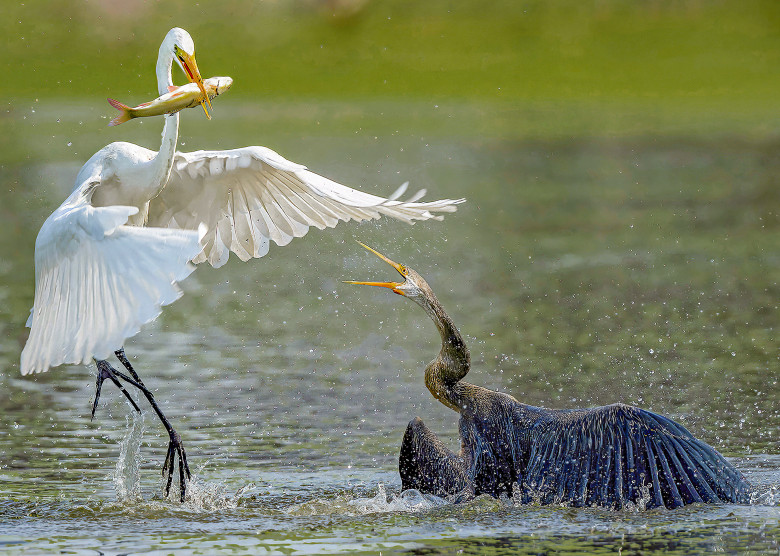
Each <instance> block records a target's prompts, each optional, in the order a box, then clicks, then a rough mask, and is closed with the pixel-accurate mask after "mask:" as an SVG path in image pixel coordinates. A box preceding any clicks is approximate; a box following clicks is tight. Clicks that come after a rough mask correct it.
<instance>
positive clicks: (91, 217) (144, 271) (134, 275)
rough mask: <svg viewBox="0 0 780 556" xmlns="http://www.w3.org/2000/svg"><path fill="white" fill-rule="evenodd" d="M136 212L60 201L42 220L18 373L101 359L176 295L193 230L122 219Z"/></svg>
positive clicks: (193, 246)
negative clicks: (146, 225)
mask: <svg viewBox="0 0 780 556" xmlns="http://www.w3.org/2000/svg"><path fill="white" fill-rule="evenodd" d="M136 212H138V209H136V208H134V207H123V206H113V207H104V208H94V207H92V206H89V205H88V204H86V203H75V204H72V205H68V204H67V203H66V204H65V205H63V207H60V208H59V209H58V210H57V211H55V212H54V214H52V215H51V216H50V217H49V219H48V220H47V221H46V222H45V223H44V225H43V227H42V228H41V231H40V233H39V234H38V239H37V241H36V245H35V301H34V305H33V309H32V311H31V315H30V320H29V321H28V325H29V326H30V328H31V330H30V336H29V339H28V340H27V344H26V345H25V347H24V350H23V351H22V357H21V366H20V367H21V371H22V374H28V373H32V372H42V371H45V370H47V369H48V368H49V367H53V366H56V365H60V364H62V363H88V362H89V361H90V360H91V359H92V358H93V357H95V358H98V359H105V358H106V357H108V356H109V355H110V354H111V353H112V352H113V351H115V350H117V349H119V348H121V347H122V345H123V343H124V341H125V340H126V339H127V338H129V337H131V336H133V335H135V334H136V333H137V332H138V330H139V329H140V327H141V326H142V325H143V324H145V323H147V322H149V321H151V320H154V319H155V318H156V317H157V315H159V314H160V310H161V309H160V307H161V306H163V305H167V304H169V303H172V302H173V301H175V300H176V299H178V298H179V297H180V295H181V291H180V290H179V288H178V287H177V285H176V282H177V281H179V280H182V279H184V278H185V277H186V276H188V275H189V274H190V273H191V272H192V270H193V269H194V267H193V266H192V265H191V264H189V261H190V260H191V259H193V258H194V257H196V256H197V255H198V254H199V253H200V251H201V247H200V245H199V242H198V232H195V231H187V230H170V229H161V228H138V227H131V226H125V225H123V224H124V223H125V222H126V221H127V219H128V218H129V217H130V216H131V215H133V214H135V213H136Z"/></svg>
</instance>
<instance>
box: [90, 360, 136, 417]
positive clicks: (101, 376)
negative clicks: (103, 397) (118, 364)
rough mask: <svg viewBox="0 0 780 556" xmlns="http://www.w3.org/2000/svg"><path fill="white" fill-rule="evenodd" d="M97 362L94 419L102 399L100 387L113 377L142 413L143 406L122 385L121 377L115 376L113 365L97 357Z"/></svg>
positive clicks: (93, 405) (118, 386)
mask: <svg viewBox="0 0 780 556" xmlns="http://www.w3.org/2000/svg"><path fill="white" fill-rule="evenodd" d="M95 363H96V364H97V369H98V372H97V383H96V384H95V401H94V402H93V404H92V419H94V418H95V410H96V409H97V406H98V400H100V389H101V388H102V387H103V381H104V380H106V379H107V378H108V379H111V382H113V383H114V384H116V387H117V388H119V390H120V391H121V392H122V393H123V394H124V395H125V397H126V398H127V399H128V400H130V404H131V405H132V406H133V408H134V409H135V410H136V411H137V412H138V413H141V408H140V407H138V404H137V403H135V400H134V399H133V398H132V396H130V392H128V391H127V390H125V387H124V386H122V383H121V382H119V379H118V378H117V377H116V376H115V370H114V368H113V367H111V365H110V364H109V363H108V361H103V360H102V359H96V360H95Z"/></svg>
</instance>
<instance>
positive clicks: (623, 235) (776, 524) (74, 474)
mask: <svg viewBox="0 0 780 556" xmlns="http://www.w3.org/2000/svg"><path fill="white" fill-rule="evenodd" d="M284 108H285V107H284V106H281V107H280V110H276V111H275V110H270V109H269V110H268V111H267V112H263V113H260V114H258V113H257V112H253V111H252V109H251V108H244V109H233V110H232V111H231V109H229V108H225V109H224V110H222V109H221V112H220V118H219V119H218V118H215V119H214V120H213V121H212V122H209V123H207V124H206V123H204V122H201V121H200V119H199V118H198V117H196V116H194V114H195V113H194V112H193V111H191V112H192V113H191V114H186V115H185V116H184V120H183V124H182V129H183V135H182V138H181V139H182V142H184V143H185V145H184V147H183V148H184V149H188V150H190V149H191V150H195V149H198V148H206V147H208V148H229V147H234V146H242V145H247V144H264V145H266V146H270V147H272V148H275V149H277V150H278V151H279V152H280V153H282V154H283V155H285V156H287V157H289V158H290V159H292V160H295V161H297V162H302V163H305V164H307V165H308V166H309V167H310V168H311V169H313V170H314V171H318V172H321V173H323V174H325V175H328V176H330V177H332V178H334V179H337V180H340V181H342V182H345V183H349V184H352V185H358V184H360V185H361V186H362V187H364V188H366V189H368V190H370V191H373V192H378V193H384V194H389V193H390V192H392V191H393V190H394V189H395V187H396V186H397V185H398V184H400V183H401V182H403V181H405V180H410V181H411V182H412V187H413V188H414V187H415V186H416V187H426V188H428V190H429V198H435V197H439V196H447V197H460V196H464V197H466V198H467V199H468V203H467V204H465V205H462V206H461V208H460V210H459V211H458V212H457V213H456V214H453V215H449V216H447V218H446V219H445V221H444V222H433V223H419V224H417V225H415V226H413V227H408V226H405V225H402V224H400V223H396V222H390V221H387V220H382V221H379V222H370V223H363V224H359V225H358V224H354V223H348V224H341V225H339V226H338V227H337V228H336V229H334V230H326V231H322V232H320V231H318V230H313V231H311V232H310V233H309V234H308V235H307V236H306V237H305V238H302V239H298V240H295V241H294V242H293V243H292V244H291V245H289V246H287V247H285V248H277V247H272V249H271V253H270V255H269V256H268V257H266V258H264V259H262V260H259V261H253V262H249V263H241V262H240V261H238V260H231V261H230V262H229V263H228V264H227V265H226V266H225V267H223V268H221V269H218V270H213V269H211V268H207V267H201V268H199V269H198V271H197V272H196V273H194V274H193V275H192V276H191V277H190V278H189V279H187V280H186V281H185V282H184V283H183V288H184V290H185V296H184V297H183V298H182V299H181V300H180V301H178V302H176V303H175V304H174V305H172V306H170V307H168V308H166V310H165V311H164V313H163V316H162V318H160V319H158V320H157V321H156V322H155V323H153V324H152V325H150V326H148V327H146V328H145V329H144V330H143V331H142V332H141V334H139V335H138V336H137V337H135V338H134V339H132V340H131V341H130V342H128V344H127V346H126V349H127V353H128V355H129V357H130V358H131V360H132V362H133V363H134V365H135V366H136V368H137V370H138V371H139V373H140V374H141V376H142V377H143V378H144V380H145V382H146V383H147V385H148V386H149V387H150V388H151V389H152V390H153V391H154V392H155V395H156V396H157V398H158V400H159V401H160V404H161V406H162V409H163V411H165V413H166V414H167V415H168V417H169V418H170V419H171V420H172V422H173V424H174V426H175V427H176V428H177V429H178V430H179V432H180V433H181V434H182V437H183V438H184V442H185V446H186V449H187V452H188V455H189V459H190V465H191V467H192V470H193V472H194V474H195V480H194V482H193V486H192V489H191V496H190V498H189V499H188V501H187V502H186V503H185V504H183V505H181V504H179V503H178V502H177V501H176V495H175V493H174V495H172V497H171V499H170V500H166V499H164V498H163V496H162V494H161V478H160V469H161V466H162V462H163V459H164V456H165V447H166V445H167V437H166V436H165V435H164V434H163V431H162V428H161V427H160V425H159V423H158V422H157V420H156V418H155V416H154V414H153V413H151V412H148V413H146V414H145V415H144V416H143V417H140V418H139V417H136V416H133V415H132V411H131V408H130V406H129V404H127V402H126V401H125V400H124V397H123V396H122V395H121V394H120V393H119V392H117V391H116V389H115V388H113V386H111V385H109V384H106V385H105V388H104V393H103V396H102V398H101V405H100V407H99V408H98V412H97V415H96V418H95V420H94V421H90V418H89V411H90V406H91V402H92V396H93V391H94V374H93V370H92V369H87V368H84V367H79V366H64V367H60V368H57V369H54V370H52V371H50V372H49V373H46V374H43V375H39V376H34V377H25V378H22V377H21V376H19V373H18V358H19V353H20V351H21V348H22V346H23V344H24V341H25V339H26V332H25V329H24V326H23V325H24V322H25V320H26V317H27V312H28V310H29V307H30V305H31V303H32V295H33V285H32V284H33V271H32V264H33V262H32V260H33V245H34V239H35V235H36V233H37V231H38V228H39V227H40V224H41V223H42V222H43V220H44V219H45V217H46V216H47V215H48V214H49V213H50V212H51V211H52V210H53V209H54V208H55V207H56V206H57V205H58V204H59V203H60V202H61V200H62V199H63V198H64V197H65V195H66V194H67V192H68V191H69V190H70V187H71V186H72V181H73V178H74V176H75V173H76V171H77V170H78V167H79V166H80V164H82V163H83V162H84V161H85V160H86V159H87V158H88V157H89V156H90V155H91V154H92V152H94V151H95V150H96V149H97V148H99V147H100V146H101V145H103V144H105V143H107V142H109V141H110V140H112V139H115V138H116V136H114V135H112V134H111V133H109V132H106V131H105V130H104V129H103V124H104V123H105V122H103V120H101V119H100V118H99V117H98V116H97V114H99V113H102V112H100V111H96V110H95V109H91V108H84V106H76V107H75V108H74V107H69V108H68V110H66V111H63V109H62V108H61V107H60V105H58V104H45V103H41V105H39V106H38V108H37V109H36V112H35V113H34V114H33V113H26V114H24V118H23V117H22V116H21V114H20V113H16V114H12V115H11V116H10V118H11V124H12V125H7V124H8V122H5V123H4V124H3V125H5V126H6V127H5V128H3V129H4V130H5V131H6V132H7V133H6V137H7V136H8V134H9V133H10V134H12V139H13V143H14V144H15V145H16V147H17V149H18V150H19V151H20V152H24V153H26V154H25V155H23V156H22V155H20V156H16V157H13V158H10V155H8V154H7V152H6V154H5V155H3V156H4V157H5V158H3V160H2V167H1V168H0V182H2V188H1V189H0V198H2V203H0V216H2V221H3V222H4V223H5V233H4V234H2V238H1V239H0V280H2V282H0V283H2V288H0V317H1V318H0V369H2V372H1V373H0V392H2V394H0V551H4V552H7V553H29V554H35V553H51V552H57V551H62V552H65V553H76V554H95V553H98V552H99V553H104V554H119V553H123V554H124V553H138V552H155V551H156V552H158V553H169V552H174V551H178V552H181V553H184V554H189V553H194V554H197V553H203V554H207V553H214V552H223V553H246V552H253V553H264V552H268V553H288V554H289V553H342V552H349V551H352V552H364V553H378V552H382V553H420V554H423V553H432V552H443V553H456V552H462V553H466V554H469V553H477V552H478V553H495V554H501V553H508V552H512V553H535V554H537V553H542V552H560V553H570V552H584V551H588V552H607V551H608V552H615V551H618V550H620V551H623V552H625V553H637V552H651V551H659V552H665V553H668V552H673V553H700V552H703V551H712V550H721V551H725V552H740V551H752V552H754V553H767V552H768V553H777V552H778V550H779V549H780V506H778V500H780V494H778V489H780V451H778V444H777V443H778V438H780V410H779V409H778V404H777V400H778V393H779V392H780V388H779V387H778V382H777V379H778V375H777V372H778V344H777V340H776V335H777V325H778V319H777V314H778V313H777V300H778V298H780V295H779V294H780V288H778V276H779V275H780V273H779V272H778V266H779V263H780V259H778V250H777V237H778V236H777V232H778V212H777V208H778V206H780V204H779V203H778V201H780V198H779V197H780V194H778V189H777V187H776V181H775V180H776V177H775V176H777V175H778V174H780V162H778V160H777V157H776V151H777V146H778V145H777V143H776V141H775V140H774V139H772V138H771V137H770V138H761V137H758V138H752V139H751V138H746V137H744V136H740V137H731V136H718V137H706V138H701V137H698V138H697V137H644V136H642V137H622V138H610V137H606V138H603V137H601V138H598V137H596V138H591V137H585V136H584V137H581V138H578V139H571V138H555V137H546V138H533V137H521V136H512V135H510V134H506V133H504V132H501V133H495V134H490V133H484V129H482V128H477V127H470V125H467V124H470V123H473V122H474V121H475V118H477V116H479V115H481V116H482V117H484V119H486V120H500V119H502V118H507V117H511V112H509V113H507V112H502V110H503V109H502V108H500V107H498V108H496V107H494V108H492V109H490V108H479V109H476V108H473V107H441V108H438V109H437V112H436V113H435V114H433V111H432V109H431V112H428V111H427V110H428V109H427V108H426V107H424V106H421V105H419V104H412V105H405V104H403V103H398V104H388V105H387V106H381V107H379V108H377V105H376V104H365V105H361V104H359V103H358V104H356V105H354V106H350V107H349V110H346V109H345V110H334V109H333V107H332V106H325V107H323V106H319V105H312V106H311V107H309V108H308V109H307V110H306V114H309V115H311V116H312V119H313V120H316V121H317V122H318V124H319V125H317V126H316V127H315V130H314V131H312V132H309V131H308V130H306V129H305V127H307V126H304V125H303V123H301V116H300V106H299V105H292V107H287V110H285V109H284ZM491 110H492V111H491ZM440 113H441V114H442V115H439V114H440ZM246 114H250V115H251V119H252V123H253V125H250V124H249V123H248V119H250V118H248V117H247V116H246ZM271 114H276V115H275V116H271ZM280 114H281V115H280ZM345 114H346V115H345ZM201 116H202V115H201ZM362 116H366V117H367V118H368V121H369V122H370V123H368V124H367V123H365V122H366V120H364V119H363V118H362ZM57 118H59V119H60V120H61V121H60V122H58V123H56V124H54V123H53V122H54V121H55V120H56V119H57ZM372 118H373V119H372ZM452 120H455V121H457V122H460V123H461V124H462V125H457V126H454V124H453V123H452ZM80 122H81V123H80ZM206 126H209V127H206ZM123 127H124V126H123ZM6 128H7V129H6ZM455 128H457V130H458V131H457V133H452V130H453V129H455ZM502 129H503V128H502ZM398 130H405V131H403V132H399V131H398ZM112 133H116V131H114V132H112ZM124 133H126V135H122V138H123V139H127V140H132V141H136V142H139V143H141V144H145V145H148V146H152V145H155V143H156V142H157V141H158V137H159V126H158V125H156V124H155V123H154V122H151V121H146V122H143V123H142V124H140V125H138V126H135V127H133V128H129V129H127V130H126V132H124ZM215 138H219V139H215ZM354 240H360V241H363V242H365V243H367V244H369V245H371V246H373V247H375V248H376V249H378V250H380V251H382V252H384V253H385V254H387V255H388V256H390V257H391V258H393V259H394V260H396V261H399V262H402V263H404V264H407V265H409V266H411V267H413V268H415V269H416V270H418V271H419V272H421V273H422V274H423V275H424V276H425V277H426V278H427V279H428V281H429V283H430V284H431V285H432V287H433V288H434V290H435V291H436V292H437V294H438V297H439V299H440V300H441V301H442V303H443V304H444V306H445V307H446V308H447V310H448V311H449V313H450V314H451V315H452V316H453V318H454V320H455V322H456V323H458V324H459V326H460V327H461V331H462V332H463V333H464V336H465V338H466V340H467V342H468V344H469V347H470V348H471V351H472V359H473V369H472V372H471V373H470V374H469V380H470V381H471V382H473V383H476V384H480V385H483V386H486V387H489V388H493V389H496V390H501V391H505V392H508V393H511V394H513V395H515V396H516V397H517V398H518V399H520V400H521V401H524V402H527V403H530V404H533V405H541V406H548V407H580V406H592V405H602V404H607V403H612V402H616V401H622V402H625V403H630V404H635V405H639V406H642V407H645V408H647V409H651V410H653V411H656V412H660V413H663V414H666V415H669V416H670V417H672V418H674V419H675V420H678V421H680V422H682V423H683V424H684V425H685V426H686V427H688V428H689V429H690V430H691V431H692V432H693V433H694V434H695V435H697V436H699V437H701V438H703V439H704V440H706V441H707V442H708V443H710V444H712V445H713V446H715V447H716V448H717V449H718V450H720V451H721V452H722V453H724V454H725V455H727V456H728V457H729V458H730V459H731V461H732V462H733V463H734V464H735V465H736V466H737V467H739V468H740V469H741V470H742V471H743V473H745V474H746V475H747V476H748V478H749V480H750V481H751V482H753V483H754V484H755V485H757V487H758V488H757V492H758V494H757V498H756V503H755V504H753V505H750V506H736V505H719V506H702V505H694V506H689V507H686V508H683V509H680V510H675V511H666V510H653V511H646V512H630V511H623V512H612V511H604V510H598V509H571V508H560V507H535V506H520V507H518V506H515V505H513V504H512V502H511V501H510V500H493V499H489V498H478V499H476V500H474V501H472V502H470V503H468V504H464V505H452V504H448V503H446V502H445V501H443V500H440V499H436V498H435V497H426V496H423V495H420V494H419V493H415V492H405V493H402V492H401V489H400V479H399V477H398V473H397V470H396V466H397V452H398V448H399V446H400V441H401V437H402V435H403V431H404V428H405V426H406V424H407V423H408V421H409V420H410V419H411V418H413V417H414V416H416V415H419V416H421V417H422V418H423V419H424V420H425V421H426V423H427V424H428V425H429V426H430V427H431V428H432V429H433V430H435V431H436V432H437V434H439V435H440V436H442V437H443V438H444V439H445V440H446V441H447V443H448V444H449V445H450V446H451V447H452V448H456V447H457V445H458V440H457V431H456V415H455V414H453V413H452V412H451V411H449V410H448V409H446V408H445V407H443V406H441V405H440V404H438V402H436V401H435V400H433V399H432V397H431V396H430V394H429V393H428V392H427V391H426V390H425V387H424V385H423V382H422V369H423V368H424V366H425V364H426V363H427V362H428V361H429V360H430V359H431V358H432V357H433V355H434V354H435V353H436V351H437V349H438V343H437V342H438V336H437V334H436V331H435V328H434V327H433V325H432V324H431V323H430V321H429V320H427V317H426V316H425V314H424V313H423V312H422V311H421V310H420V309H419V308H418V307H416V306H415V305H414V304H412V303H410V302H409V301H407V300H404V299H402V298H400V297H398V296H395V295H392V294H391V293H390V292H387V291H382V290H378V289H372V288H359V287H355V286H350V285H347V284H343V283H342V280H348V279H357V280H384V279H390V278H393V279H394V278H395V277H394V276H393V274H394V271H393V270H392V269H391V268H389V267H388V266H387V265H385V264H384V263H382V262H381V261H379V260H378V259H376V258H375V257H374V256H373V255H371V254H369V253H367V252H366V251H365V250H363V249H362V248H361V247H360V246H359V245H357V243H355V241H354ZM144 407H145V406H144Z"/></svg>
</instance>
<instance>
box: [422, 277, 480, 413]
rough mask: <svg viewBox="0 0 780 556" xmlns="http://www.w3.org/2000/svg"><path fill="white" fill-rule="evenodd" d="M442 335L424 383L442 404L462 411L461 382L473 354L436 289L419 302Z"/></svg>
mask: <svg viewBox="0 0 780 556" xmlns="http://www.w3.org/2000/svg"><path fill="white" fill-rule="evenodd" d="M420 305H421V306H422V308H423V309H425V312H427V313H428V315H429V316H430V317H431V319H433V322H434V323H435V324H436V328H438V329H439V334H441V351H439V355H437V356H436V359H434V360H433V361H431V362H430V363H429V364H428V366H427V367H426V368H425V386H427V387H428V390H429V391H430V392H431V394H433V397H434V398H436V399H437V400H439V401H440V402H441V403H443V404H444V405H446V406H447V407H450V408H451V409H454V410H455V411H458V412H460V410H461V409H462V408H463V406H464V402H465V401H466V400H464V399H463V398H464V396H463V394H464V387H467V386H469V385H467V384H466V383H459V381H460V380H461V379H462V378H463V377H464V376H466V374H467V373H468V372H469V368H470V367H471V356H470V355H469V349H468V348H467V347H466V344H465V342H464V341H463V337H462V336H461V335H460V332H459V331H458V329H457V327H456V326H455V323H453V322H452V319H451V318H450V316H449V315H448V314H447V313H446V312H445V311H444V308H443V307H442V306H441V303H439V300H438V299H436V296H435V295H434V294H433V292H428V295H426V298H425V299H424V300H423V301H422V302H421V303H420Z"/></svg>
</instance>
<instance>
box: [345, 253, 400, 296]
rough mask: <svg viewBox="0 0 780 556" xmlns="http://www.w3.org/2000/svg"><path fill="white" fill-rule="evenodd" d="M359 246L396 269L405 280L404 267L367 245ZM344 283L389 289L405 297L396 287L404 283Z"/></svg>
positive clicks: (352, 281) (350, 281) (347, 281)
mask: <svg viewBox="0 0 780 556" xmlns="http://www.w3.org/2000/svg"><path fill="white" fill-rule="evenodd" d="M358 243H360V242H359V241H358ZM360 245H362V246H363V247H365V248H366V249H368V250H369V251H371V252H372V253H373V254H374V255H376V256H377V257H379V258H380V259H382V260H383V261H385V262H386V263H387V264H389V265H390V266H392V267H393V268H394V269H396V270H397V271H398V273H399V274H400V275H401V276H403V277H404V278H406V275H407V272H406V267H405V266H404V265H402V264H398V263H397V262H395V261H391V260H390V259H388V258H387V257H385V256H384V255H383V254H382V253H380V252H379V251H376V250H374V249H371V248H370V247H369V246H368V245H366V244H364V243H360ZM344 283H345V284H358V285H360V286H379V287H381V288H389V289H391V290H393V291H394V292H395V293H397V294H398V295H405V294H404V292H403V291H401V290H399V289H398V286H402V285H403V284H404V282H356V281H354V280H345V281H344Z"/></svg>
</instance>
